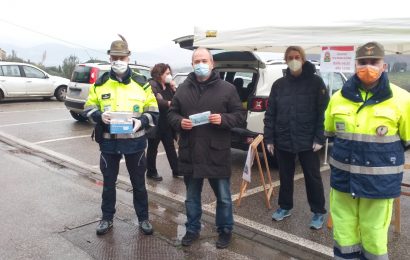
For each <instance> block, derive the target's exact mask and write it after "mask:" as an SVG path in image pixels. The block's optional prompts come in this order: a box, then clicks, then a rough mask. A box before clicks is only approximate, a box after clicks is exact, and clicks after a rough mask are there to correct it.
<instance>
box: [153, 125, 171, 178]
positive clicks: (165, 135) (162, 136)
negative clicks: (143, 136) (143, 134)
mask: <svg viewBox="0 0 410 260" xmlns="http://www.w3.org/2000/svg"><path fill="white" fill-rule="evenodd" d="M160 141H161V142H162V144H163V145H164V148H165V153H166V154H167V158H168V162H169V166H170V167H171V170H172V174H174V175H176V174H177V173H178V157H177V153H176V151H175V145H174V136H173V133H172V131H165V132H160V133H159V138H154V139H148V149H147V174H157V173H158V172H157V154H158V145H159V142H160Z"/></svg>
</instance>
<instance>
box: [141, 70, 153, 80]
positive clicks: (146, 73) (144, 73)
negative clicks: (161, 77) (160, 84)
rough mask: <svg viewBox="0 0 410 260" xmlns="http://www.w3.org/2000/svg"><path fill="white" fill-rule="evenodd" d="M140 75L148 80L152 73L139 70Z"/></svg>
mask: <svg viewBox="0 0 410 260" xmlns="http://www.w3.org/2000/svg"><path fill="white" fill-rule="evenodd" d="M139 73H140V74H142V75H144V76H145V77H146V78H147V79H149V78H151V72H150V71H149V70H142V69H140V70H139Z"/></svg>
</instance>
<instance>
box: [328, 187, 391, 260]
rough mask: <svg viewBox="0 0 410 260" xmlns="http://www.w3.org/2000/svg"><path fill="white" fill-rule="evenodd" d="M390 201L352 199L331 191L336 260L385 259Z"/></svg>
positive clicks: (344, 194) (348, 195)
mask: <svg viewBox="0 0 410 260" xmlns="http://www.w3.org/2000/svg"><path fill="white" fill-rule="evenodd" d="M392 209H393V199H367V198H353V197H352V195H351V194H349V193H345V192H340V191H337V190H335V189H331V191H330V213H331V216H332V220H333V238H334V253H335V258H336V259H388V254H387V236H388V230H389V225H390V220H391V216H392Z"/></svg>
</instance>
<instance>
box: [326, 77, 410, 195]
mask: <svg viewBox="0 0 410 260" xmlns="http://www.w3.org/2000/svg"><path fill="white" fill-rule="evenodd" d="M360 84H361V83H360V80H359V79H358V78H357V76H356V75H355V76H353V77H352V78H351V79H349V80H348V81H347V82H346V84H345V85H344V86H343V88H342V90H341V91H339V92H337V93H336V94H335V95H333V96H332V98H331V100H330V102H329V105H328V107H327V110H326V112H325V135H326V136H328V137H333V148H332V152H331V155H330V158H329V163H330V165H331V186H332V187H333V188H334V189H336V190H339V191H342V192H347V193H351V194H352V196H354V197H365V198H394V197H398V196H399V195H400V189H401V188H400V184H401V181H402V177H403V166H404V160H405V158H404V149H405V148H406V147H408V146H409V145H410V93H409V92H407V91H406V90H403V89H401V88H399V87H397V86H395V85H393V84H389V82H388V79H387V74H386V73H383V74H382V76H381V78H380V80H379V84H378V85H377V86H376V87H374V88H373V89H372V90H371V91H364V90H363V89H361V88H360V87H359V86H360Z"/></svg>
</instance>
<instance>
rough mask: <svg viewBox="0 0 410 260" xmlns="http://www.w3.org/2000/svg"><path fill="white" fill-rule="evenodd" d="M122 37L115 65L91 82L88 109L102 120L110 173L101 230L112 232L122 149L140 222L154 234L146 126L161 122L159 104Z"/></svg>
mask: <svg viewBox="0 0 410 260" xmlns="http://www.w3.org/2000/svg"><path fill="white" fill-rule="evenodd" d="M120 37H121V39H122V40H117V41H114V42H112V44H111V48H110V50H108V51H107V53H108V54H109V55H110V61H111V71H110V72H106V73H105V74H103V75H102V76H101V77H100V78H99V79H98V80H97V82H96V83H95V84H94V85H93V86H91V87H90V91H89V95H88V99H87V102H86V104H85V108H84V114H85V115H86V116H87V117H88V118H89V119H90V121H91V122H95V123H96V127H95V132H94V133H95V134H94V136H95V140H96V141H97V142H98V143H99V145H100V150H101V157H100V169H101V173H102V174H103V177H104V187H103V193H102V204H101V210H102V219H101V221H100V223H99V224H98V226H97V235H103V234H105V233H107V232H108V231H110V229H111V227H112V225H113V218H114V214H115V202H116V189H115V182H116V181H117V176H118V171H119V163H120V160H121V158H122V155H124V157H125V163H126V166H127V169H128V172H129V175H130V179H131V184H132V188H133V202H134V209H135V212H136V214H137V217H138V221H139V227H140V229H141V231H142V232H143V233H144V234H146V235H150V234H152V233H153V228H152V225H151V223H150V222H149V220H148V195H147V190H146V187H145V171H146V162H145V160H146V159H145V148H146V146H147V139H146V137H145V130H144V128H146V127H148V126H154V125H155V123H156V121H157V117H158V112H159V110H158V104H157V101H156V99H155V96H154V94H153V93H152V90H151V86H150V85H149V83H148V82H147V80H146V79H145V77H144V76H142V75H140V74H137V73H135V72H133V71H131V69H130V67H129V66H128V62H129V55H130V53H131V52H130V51H129V50H128V44H127V42H126V40H125V39H124V37H122V36H121V35H120ZM116 112H117V113H116ZM118 112H122V113H118ZM127 116H130V117H131V118H127ZM124 117H125V118H124ZM118 120H119V121H120V122H121V120H122V121H123V123H125V124H123V125H118V124H117V129H118V128H119V129H127V127H128V129H129V130H131V131H128V132H127V131H124V132H125V133H122V132H121V130H120V131H113V129H115V127H114V126H115V124H114V122H115V121H116V122H118ZM131 121H132V122H131Z"/></svg>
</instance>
